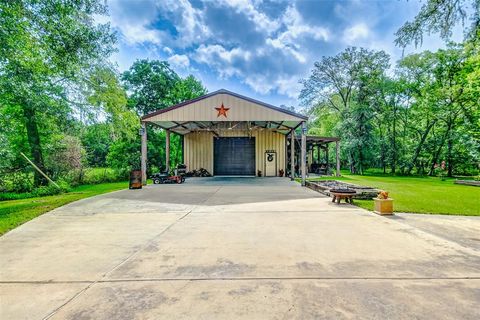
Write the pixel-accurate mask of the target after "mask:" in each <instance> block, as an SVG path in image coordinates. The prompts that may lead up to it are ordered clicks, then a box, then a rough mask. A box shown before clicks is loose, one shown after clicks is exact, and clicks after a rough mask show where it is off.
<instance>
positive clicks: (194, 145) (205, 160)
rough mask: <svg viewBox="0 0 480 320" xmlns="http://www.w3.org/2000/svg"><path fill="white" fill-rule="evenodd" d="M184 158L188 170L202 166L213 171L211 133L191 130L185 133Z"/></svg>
mask: <svg viewBox="0 0 480 320" xmlns="http://www.w3.org/2000/svg"><path fill="white" fill-rule="evenodd" d="M184 160H185V165H186V166H187V170H188V171H191V170H198V169H200V168H204V169H207V170H208V172H210V173H213V133H211V132H192V133H189V134H186V135H185V140H184Z"/></svg>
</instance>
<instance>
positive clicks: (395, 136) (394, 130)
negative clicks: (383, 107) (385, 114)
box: [391, 107, 397, 174]
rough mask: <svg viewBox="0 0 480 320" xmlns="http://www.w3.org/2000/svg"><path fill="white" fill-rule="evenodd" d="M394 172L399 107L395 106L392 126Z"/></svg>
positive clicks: (393, 170)
mask: <svg viewBox="0 0 480 320" xmlns="http://www.w3.org/2000/svg"><path fill="white" fill-rule="evenodd" d="M391 167H392V174H395V171H396V169H397V108H396V107H393V127H392V164H391Z"/></svg>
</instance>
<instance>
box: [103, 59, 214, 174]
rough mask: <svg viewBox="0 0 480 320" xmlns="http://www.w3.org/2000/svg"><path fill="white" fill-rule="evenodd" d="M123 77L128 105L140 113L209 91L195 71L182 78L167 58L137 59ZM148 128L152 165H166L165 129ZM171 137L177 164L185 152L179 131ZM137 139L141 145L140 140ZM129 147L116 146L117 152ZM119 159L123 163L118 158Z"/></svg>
mask: <svg viewBox="0 0 480 320" xmlns="http://www.w3.org/2000/svg"><path fill="white" fill-rule="evenodd" d="M122 80H123V83H124V85H125V88H126V89H127V92H128V93H129V97H128V106H129V108H131V109H132V110H135V111H136V112H137V113H138V115H139V116H143V115H145V114H147V113H150V112H153V111H155V110H159V109H163V108H166V107H169V106H171V105H174V104H177V103H180V102H183V101H185V100H190V99H193V98H196V97H199V96H201V95H204V94H206V93H207V90H206V89H205V87H204V86H203V85H202V83H201V82H200V81H199V80H197V79H196V78H195V77H193V76H191V75H190V76H188V77H186V78H181V77H180V76H179V75H178V74H177V73H176V72H175V71H174V70H173V69H171V68H170V65H169V64H168V62H166V61H158V60H137V61H135V62H134V63H133V65H132V66H131V67H130V69H129V70H127V71H125V72H124V73H123V75H122ZM147 130H148V132H147V136H148V140H149V141H148V155H147V159H148V169H149V170H150V169H151V168H152V166H155V167H156V168H164V167H165V154H164V150H163V148H162V146H163V145H165V132H164V131H163V130H159V129H158V128H154V127H151V126H149V127H148V129H147ZM171 138H172V139H171V141H170V143H171V145H172V148H171V150H172V151H173V152H172V154H171V162H172V165H175V164H178V163H180V162H181V158H182V154H181V153H180V152H179V150H181V140H180V137H178V136H177V135H173V136H172V137H171ZM137 140H138V139H137ZM137 142H138V145H139V143H140V141H139V140H138V141H137ZM119 144H120V143H119ZM126 147H127V146H123V147H122V146H119V145H118V146H115V152H116V153H118V154H120V153H121V150H123V149H122V148H126ZM110 159H112V157H110ZM112 163H114V162H112ZM115 163H116V165H119V163H118V161H117V162H115ZM135 164H136V163H135Z"/></svg>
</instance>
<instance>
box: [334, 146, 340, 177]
mask: <svg viewBox="0 0 480 320" xmlns="http://www.w3.org/2000/svg"><path fill="white" fill-rule="evenodd" d="M335 156H336V157H337V177H340V141H336V142H335Z"/></svg>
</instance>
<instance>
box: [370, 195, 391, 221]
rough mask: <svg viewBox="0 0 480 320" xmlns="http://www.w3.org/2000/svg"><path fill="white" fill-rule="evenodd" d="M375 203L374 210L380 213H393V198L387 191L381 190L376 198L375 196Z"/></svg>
mask: <svg viewBox="0 0 480 320" xmlns="http://www.w3.org/2000/svg"><path fill="white" fill-rule="evenodd" d="M373 201H374V203H375V209H374V212H375V213H377V214H380V215H391V214H393V199H392V198H389V197H388V192H387V191H380V192H379V193H378V195H377V197H376V198H373Z"/></svg>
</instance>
